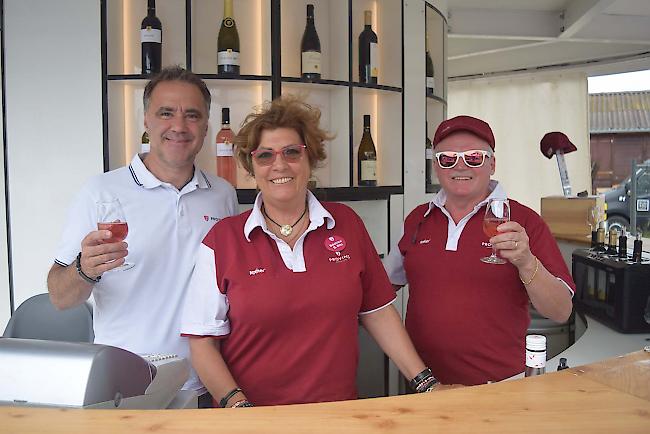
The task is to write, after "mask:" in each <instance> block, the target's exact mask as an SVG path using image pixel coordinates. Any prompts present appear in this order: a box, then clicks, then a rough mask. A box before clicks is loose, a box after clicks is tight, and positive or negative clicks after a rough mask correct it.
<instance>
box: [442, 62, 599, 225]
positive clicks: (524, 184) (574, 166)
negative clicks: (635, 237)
mask: <svg viewBox="0 0 650 434" xmlns="http://www.w3.org/2000/svg"><path fill="white" fill-rule="evenodd" d="M448 102H449V112H448V113H449V117H450V118H451V117H453V116H457V115H460V114H467V115H471V116H475V117H478V118H481V119H483V120H485V121H487V122H488V123H489V124H490V126H491V127H492V130H493V131H494V136H495V140H496V148H495V151H496V162H497V165H496V174H495V176H494V178H495V179H498V180H499V181H501V182H503V184H504V185H505V188H506V191H507V192H508V195H509V196H510V197H512V198H513V199H516V200H518V201H519V202H521V203H523V204H525V205H527V206H529V207H531V208H532V209H534V210H536V211H537V212H539V210H540V198H542V197H545V196H552V195H560V196H561V195H562V186H561V183H560V175H559V172H558V168H557V162H556V160H555V157H553V159H551V160H549V159H547V158H546V157H544V156H543V155H542V153H541V152H540V150H539V142H540V140H541V139H542V137H543V136H544V134H546V133H547V132H550V131H561V132H563V133H564V134H566V135H567V136H568V137H569V139H570V140H571V142H572V143H573V144H574V145H575V146H576V147H577V148H578V150H577V151H576V152H573V153H571V154H568V155H566V156H565V158H566V163H567V167H568V172H569V178H570V181H571V186H572V189H573V194H576V193H577V192H580V191H583V190H588V191H590V188H591V187H590V186H591V173H590V165H591V157H590V152H589V120H588V114H589V111H588V98H587V78H586V75H585V74H584V73H579V72H562V73H557V72H556V73H553V74H550V73H549V74H543V75H542V74H537V75H526V76H517V77H509V78H493V79H476V80H466V81H456V82H450V83H449V98H448ZM432 134H433V133H432Z"/></svg>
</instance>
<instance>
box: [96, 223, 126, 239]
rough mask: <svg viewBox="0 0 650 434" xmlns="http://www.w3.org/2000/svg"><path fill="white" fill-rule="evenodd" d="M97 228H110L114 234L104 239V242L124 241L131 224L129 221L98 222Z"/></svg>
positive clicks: (101, 229)
mask: <svg viewBox="0 0 650 434" xmlns="http://www.w3.org/2000/svg"><path fill="white" fill-rule="evenodd" d="M97 229H99V230H100V231H103V230H108V231H111V234H113V236H112V237H110V238H108V239H106V240H104V243H117V242H119V241H124V238H126V235H127V234H128V233H129V225H128V223H127V222H112V223H97Z"/></svg>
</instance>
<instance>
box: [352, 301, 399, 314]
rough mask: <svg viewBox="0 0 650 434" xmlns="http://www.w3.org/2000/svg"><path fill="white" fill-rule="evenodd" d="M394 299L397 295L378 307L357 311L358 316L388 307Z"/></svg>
mask: <svg viewBox="0 0 650 434" xmlns="http://www.w3.org/2000/svg"><path fill="white" fill-rule="evenodd" d="M395 300H397V297H393V299H392V300H391V301H389V302H388V303H386V304H385V305H383V306H379V307H378V308H376V309H372V310H367V311H365V312H359V316H361V315H368V314H371V313H373V312H377V311H378V310H382V309H383V308H385V307H388V306H390V305H391V304H393V302H394V301H395Z"/></svg>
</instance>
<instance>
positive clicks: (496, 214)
mask: <svg viewBox="0 0 650 434" xmlns="http://www.w3.org/2000/svg"><path fill="white" fill-rule="evenodd" d="M508 221H510V203H509V202H508V199H496V198H492V199H490V200H489V201H488V203H487V206H486V207H485V216H484V217H483V232H484V233H485V235H486V236H487V237H488V238H492V237H494V236H496V235H498V234H499V233H500V232H499V231H497V226H499V225H500V224H502V223H505V222H508ZM481 262H485V263H486V264H505V263H506V262H507V261H506V260H504V259H502V258H499V257H498V256H497V250H496V249H495V248H494V246H492V254H491V255H490V256H486V257H484V258H481Z"/></svg>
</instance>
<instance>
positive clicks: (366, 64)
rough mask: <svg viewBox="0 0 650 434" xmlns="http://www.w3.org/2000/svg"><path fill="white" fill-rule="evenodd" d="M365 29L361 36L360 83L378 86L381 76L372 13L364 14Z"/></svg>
mask: <svg viewBox="0 0 650 434" xmlns="http://www.w3.org/2000/svg"><path fill="white" fill-rule="evenodd" d="M363 16H364V17H363V19H364V27H363V31H362V32H361V34H360V35H359V82H361V83H372V84H377V76H378V75H379V65H378V62H377V61H378V57H377V55H378V54H379V52H378V51H377V34H376V33H375V32H373V31H372V11H364V12H363Z"/></svg>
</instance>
